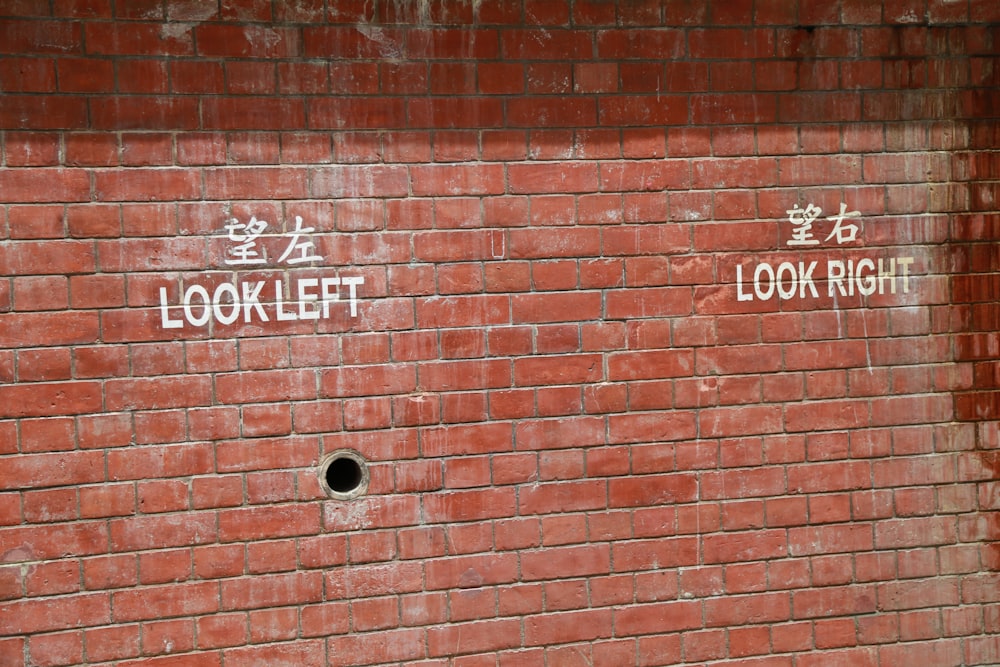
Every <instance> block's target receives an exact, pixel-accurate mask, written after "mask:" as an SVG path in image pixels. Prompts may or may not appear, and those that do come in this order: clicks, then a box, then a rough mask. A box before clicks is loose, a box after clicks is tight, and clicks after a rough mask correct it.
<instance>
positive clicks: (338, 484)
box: [319, 449, 369, 500]
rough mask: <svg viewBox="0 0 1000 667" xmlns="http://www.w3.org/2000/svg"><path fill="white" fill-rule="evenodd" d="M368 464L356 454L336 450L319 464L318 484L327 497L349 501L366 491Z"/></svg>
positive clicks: (351, 451) (349, 451) (344, 450)
mask: <svg viewBox="0 0 1000 667" xmlns="http://www.w3.org/2000/svg"><path fill="white" fill-rule="evenodd" d="M368 479H369V477H368V462H367V461H365V459H364V457H362V456H361V455H360V454H358V453H357V452H355V451H353V450H350V449H338V450H337V451H335V452H331V453H329V454H327V455H326V456H324V457H323V460H322V461H320V464H319V483H320V485H321V486H322V487H323V490H324V491H326V493H327V495H329V496H331V497H333V498H336V499H338V500H350V499H351V498H357V497H358V496H360V495H362V494H363V493H364V492H365V491H366V490H367V489H368Z"/></svg>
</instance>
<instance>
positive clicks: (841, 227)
mask: <svg viewBox="0 0 1000 667" xmlns="http://www.w3.org/2000/svg"><path fill="white" fill-rule="evenodd" d="M860 217H861V211H848V210H847V204H844V203H843V202H841V204H840V213H838V214H837V215H831V216H830V217H828V218H827V220H833V221H834V224H833V231H832V232H830V235H829V236H827V237H826V239H825V240H827V241H829V240H830V239H832V238H833V237H834V236H836V237H837V243H844V242H845V241H853V240H854V239H856V238H858V226H857V225H853V224H850V223H848V224H846V225H845V224H844V218H860Z"/></svg>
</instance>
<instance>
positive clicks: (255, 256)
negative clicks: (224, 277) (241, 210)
mask: <svg viewBox="0 0 1000 667" xmlns="http://www.w3.org/2000/svg"><path fill="white" fill-rule="evenodd" d="M265 229H267V222H265V221H264V220H258V219H257V218H256V217H253V216H251V217H250V222H248V223H246V224H245V225H244V224H242V223H241V222H240V221H239V220H237V219H236V218H232V219H230V220H229V222H228V223H226V230H227V231H228V232H229V240H230V241H235V242H236V243H237V245H235V246H233V247H232V248H230V249H229V255H230V256H231V257H232V259H226V260H225V262H226V264H263V263H264V262H266V261H267V252H266V251H265V253H264V254H263V255H261V253H260V252H258V250H257V239H258V237H260V235H261V234H263V233H264V230H265ZM240 232H242V233H240Z"/></svg>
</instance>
